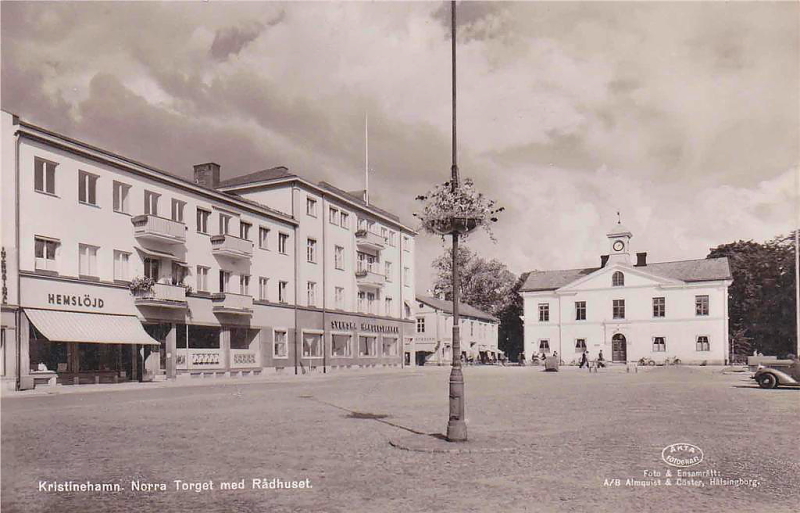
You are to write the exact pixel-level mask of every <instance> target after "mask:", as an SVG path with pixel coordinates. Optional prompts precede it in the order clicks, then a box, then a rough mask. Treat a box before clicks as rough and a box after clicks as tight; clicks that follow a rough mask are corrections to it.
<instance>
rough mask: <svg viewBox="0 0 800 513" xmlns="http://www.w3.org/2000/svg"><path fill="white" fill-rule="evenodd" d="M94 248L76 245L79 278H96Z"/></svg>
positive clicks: (95, 253) (95, 249)
mask: <svg viewBox="0 0 800 513" xmlns="http://www.w3.org/2000/svg"><path fill="white" fill-rule="evenodd" d="M98 249H99V248H97V247H95V246H88V245H86V244H78V263H79V271H78V273H79V274H80V275H81V276H92V277H97V250H98Z"/></svg>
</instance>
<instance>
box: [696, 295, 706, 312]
mask: <svg viewBox="0 0 800 513" xmlns="http://www.w3.org/2000/svg"><path fill="white" fill-rule="evenodd" d="M694 313H695V315H708V296H695V297H694Z"/></svg>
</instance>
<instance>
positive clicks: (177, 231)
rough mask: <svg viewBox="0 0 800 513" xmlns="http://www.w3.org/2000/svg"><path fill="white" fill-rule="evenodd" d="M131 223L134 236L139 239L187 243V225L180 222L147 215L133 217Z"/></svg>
mask: <svg viewBox="0 0 800 513" xmlns="http://www.w3.org/2000/svg"><path fill="white" fill-rule="evenodd" d="M131 223H133V236H134V237H136V238H137V239H140V240H150V241H155V242H165V243H167V244H184V243H185V242H186V225H185V224H183V223H179V222H178V221H173V220H172V219H165V218H163V217H158V216H153V215H148V214H145V215H141V216H135V217H132V218H131Z"/></svg>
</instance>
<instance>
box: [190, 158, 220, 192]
mask: <svg viewBox="0 0 800 513" xmlns="http://www.w3.org/2000/svg"><path fill="white" fill-rule="evenodd" d="M194 183H196V184H197V185H200V186H201V187H207V188H209V189H216V188H217V187H218V186H219V164H215V163H214V162H207V163H205V164H197V165H195V166H194Z"/></svg>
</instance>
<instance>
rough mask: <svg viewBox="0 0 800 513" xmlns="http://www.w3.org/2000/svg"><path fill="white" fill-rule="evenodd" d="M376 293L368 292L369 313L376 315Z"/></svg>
mask: <svg viewBox="0 0 800 513" xmlns="http://www.w3.org/2000/svg"><path fill="white" fill-rule="evenodd" d="M375 297H376V296H375V293H374V292H367V313H371V314H375V313H377V312H376V311H375Z"/></svg>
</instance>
